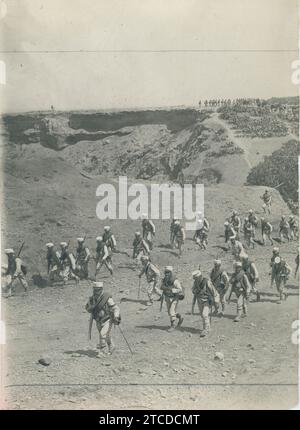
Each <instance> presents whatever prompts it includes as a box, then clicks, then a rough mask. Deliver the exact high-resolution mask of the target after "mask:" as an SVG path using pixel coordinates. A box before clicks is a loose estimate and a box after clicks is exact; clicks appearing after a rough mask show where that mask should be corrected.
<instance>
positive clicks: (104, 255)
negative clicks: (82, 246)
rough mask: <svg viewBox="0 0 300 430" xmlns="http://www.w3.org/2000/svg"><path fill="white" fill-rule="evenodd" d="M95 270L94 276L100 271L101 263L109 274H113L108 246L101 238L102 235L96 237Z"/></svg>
mask: <svg viewBox="0 0 300 430" xmlns="http://www.w3.org/2000/svg"><path fill="white" fill-rule="evenodd" d="M95 262H96V271H95V277H96V276H97V274H98V272H99V271H100V269H101V267H102V266H103V264H104V265H105V267H106V268H107V270H108V271H109V273H110V274H111V275H113V266H112V260H111V253H110V251H109V249H108V246H107V245H106V243H105V242H104V240H103V237H102V236H98V237H97V238H96V258H95Z"/></svg>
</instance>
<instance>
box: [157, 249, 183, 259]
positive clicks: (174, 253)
mask: <svg viewBox="0 0 300 430" xmlns="http://www.w3.org/2000/svg"><path fill="white" fill-rule="evenodd" d="M161 252H168V253H169V254H172V255H174V256H175V257H179V254H178V253H177V252H175V251H171V250H167V249H166V250H162V251H161Z"/></svg>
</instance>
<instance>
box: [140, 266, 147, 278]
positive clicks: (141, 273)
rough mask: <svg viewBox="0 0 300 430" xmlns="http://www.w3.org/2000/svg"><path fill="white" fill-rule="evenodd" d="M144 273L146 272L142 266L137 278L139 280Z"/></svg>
mask: <svg viewBox="0 0 300 430" xmlns="http://www.w3.org/2000/svg"><path fill="white" fill-rule="evenodd" d="M145 272H146V267H145V266H143V267H142V270H141V271H140V273H139V278H141V277H142V276H143V274H144V273H145Z"/></svg>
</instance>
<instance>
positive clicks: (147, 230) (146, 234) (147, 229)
mask: <svg viewBox="0 0 300 430" xmlns="http://www.w3.org/2000/svg"><path fill="white" fill-rule="evenodd" d="M142 218H143V221H142V229H143V239H144V240H145V241H146V242H147V244H148V246H149V249H150V250H152V248H153V237H154V236H155V225H154V223H153V222H152V221H151V220H149V219H148V218H147V214H143V215H142Z"/></svg>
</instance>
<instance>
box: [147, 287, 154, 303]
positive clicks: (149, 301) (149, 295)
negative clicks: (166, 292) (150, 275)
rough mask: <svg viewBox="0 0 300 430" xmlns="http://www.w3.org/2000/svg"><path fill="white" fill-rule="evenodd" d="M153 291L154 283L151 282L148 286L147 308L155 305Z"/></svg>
mask: <svg viewBox="0 0 300 430" xmlns="http://www.w3.org/2000/svg"><path fill="white" fill-rule="evenodd" d="M153 289H154V282H153V281H150V282H148V284H147V295H148V302H147V306H151V305H152V304H153V297H152V295H153Z"/></svg>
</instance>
